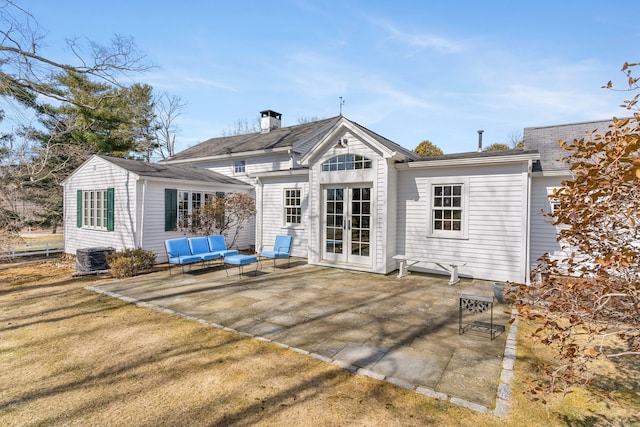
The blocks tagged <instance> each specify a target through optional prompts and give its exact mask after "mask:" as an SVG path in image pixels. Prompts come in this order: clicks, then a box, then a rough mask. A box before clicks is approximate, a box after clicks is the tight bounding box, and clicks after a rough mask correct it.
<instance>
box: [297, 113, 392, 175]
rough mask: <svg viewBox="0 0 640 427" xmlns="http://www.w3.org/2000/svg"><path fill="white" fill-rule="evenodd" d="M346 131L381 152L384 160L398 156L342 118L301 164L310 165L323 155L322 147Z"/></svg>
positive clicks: (303, 158)
mask: <svg viewBox="0 0 640 427" xmlns="http://www.w3.org/2000/svg"><path fill="white" fill-rule="evenodd" d="M344 130H348V131H349V132H351V133H352V134H353V135H356V136H357V137H358V138H361V139H362V140H363V141H365V142H366V143H367V144H369V145H371V146H372V148H373V149H375V150H376V151H378V152H380V153H381V154H382V157H384V158H388V157H394V156H396V155H397V152H396V151H392V150H390V149H389V148H387V147H386V146H384V145H383V144H381V143H380V142H378V141H376V139H375V138H373V137H371V136H370V135H369V134H367V133H366V132H364V131H362V130H361V129H360V128H359V127H358V126H356V125H355V124H353V123H352V122H351V121H349V120H348V119H346V118H344V117H342V118H340V121H338V122H337V123H336V124H335V125H334V127H333V128H332V129H331V130H330V131H329V132H327V134H326V135H325V136H324V137H323V138H322V139H320V140H319V141H318V142H317V143H316V145H314V146H313V148H312V149H310V150H309V151H308V152H307V154H305V155H304V156H303V157H302V159H300V163H302V164H304V165H308V164H309V163H312V162H313V161H314V160H316V159H317V158H318V157H319V156H320V155H322V147H324V146H326V145H327V144H331V143H333V140H334V139H335V138H336V136H337V135H338V134H340V133H341V132H343V131H344Z"/></svg>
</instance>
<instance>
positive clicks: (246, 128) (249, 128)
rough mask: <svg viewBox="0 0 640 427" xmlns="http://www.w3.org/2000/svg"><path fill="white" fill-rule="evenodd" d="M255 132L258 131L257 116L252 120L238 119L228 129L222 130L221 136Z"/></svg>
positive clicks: (258, 121)
mask: <svg viewBox="0 0 640 427" xmlns="http://www.w3.org/2000/svg"><path fill="white" fill-rule="evenodd" d="M256 132H260V117H257V118H256V119H255V120H253V121H250V120H247V119H238V120H236V121H235V123H234V124H233V126H232V127H231V128H230V129H226V130H223V131H222V136H234V135H245V134H247V133H256Z"/></svg>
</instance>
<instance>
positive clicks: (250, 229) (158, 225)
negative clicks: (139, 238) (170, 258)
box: [138, 180, 255, 263]
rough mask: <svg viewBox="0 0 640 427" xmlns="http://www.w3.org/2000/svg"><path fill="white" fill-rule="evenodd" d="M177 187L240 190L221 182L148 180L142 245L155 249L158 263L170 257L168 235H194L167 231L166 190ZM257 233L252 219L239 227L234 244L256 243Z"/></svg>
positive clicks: (237, 245)
mask: <svg viewBox="0 0 640 427" xmlns="http://www.w3.org/2000/svg"><path fill="white" fill-rule="evenodd" d="M142 185H143V184H142V180H141V181H140V182H139V183H138V186H139V188H142ZM168 188H170V189H176V190H178V191H193V192H198V191H200V192H208V193H215V192H216V191H224V192H230V191H234V192H237V191H239V190H235V189H234V190H230V189H228V188H225V187H224V186H222V185H219V184H218V185H211V184H209V185H204V184H198V183H189V184H186V183H174V182H170V181H148V182H147V188H146V191H145V205H144V211H145V216H144V221H143V227H144V233H143V243H142V247H144V248H145V249H148V250H152V251H153V252H154V253H155V254H156V261H157V262H159V263H162V262H166V261H167V254H166V252H165V247H164V241H165V240H167V239H175V238H178V237H191V236H193V234H192V233H189V232H187V231H181V230H178V231H164V190H165V189H168ZM138 194H139V195H141V194H142V191H141V190H139V191H138ZM139 206H140V208H139V210H138V216H139V217H142V204H141V203H140V204H139ZM232 235H233V230H231V231H230V233H229V237H228V238H227V244H228V245H229V246H231V236H232ZM254 236H255V230H254V222H253V221H250V222H248V223H247V224H245V225H244V227H243V228H242V229H241V230H240V234H239V236H238V240H237V241H236V244H235V246H234V248H236V249H248V248H250V247H251V246H253V242H254Z"/></svg>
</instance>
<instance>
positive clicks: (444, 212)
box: [432, 184, 462, 232]
mask: <svg viewBox="0 0 640 427" xmlns="http://www.w3.org/2000/svg"><path fill="white" fill-rule="evenodd" d="M432 218H433V230H434V231H453V232H459V231H462V184H452V185H434V186H433V207H432Z"/></svg>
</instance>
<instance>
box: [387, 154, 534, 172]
mask: <svg viewBox="0 0 640 427" xmlns="http://www.w3.org/2000/svg"><path fill="white" fill-rule="evenodd" d="M538 159H540V154H537V153H536V154H518V155H513V156H495V157H474V158H467V159H443V160H423V161H417V162H408V163H397V164H396V169H421V168H441V167H450V166H477V165H487V164H500V163H502V164H505V163H519V162H525V161H530V160H538Z"/></svg>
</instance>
